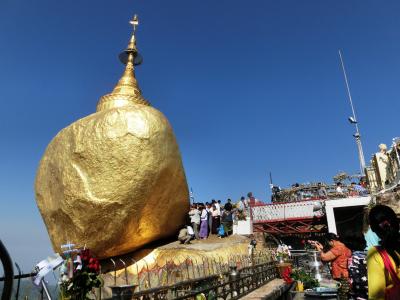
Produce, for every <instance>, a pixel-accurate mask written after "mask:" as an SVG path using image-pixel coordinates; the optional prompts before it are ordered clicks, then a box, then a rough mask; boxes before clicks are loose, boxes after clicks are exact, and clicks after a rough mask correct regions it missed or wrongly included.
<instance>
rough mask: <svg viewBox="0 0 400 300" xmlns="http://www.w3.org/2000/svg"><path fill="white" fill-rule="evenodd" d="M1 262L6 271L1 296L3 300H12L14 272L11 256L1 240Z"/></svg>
mask: <svg viewBox="0 0 400 300" xmlns="http://www.w3.org/2000/svg"><path fill="white" fill-rule="evenodd" d="M0 260H1V263H2V264H3V271H4V286H3V292H2V294H1V300H9V299H11V294H12V288H13V277H14V270H13V266H12V261H11V258H10V255H9V254H8V251H7V249H6V247H5V246H4V244H3V242H2V241H1V240H0Z"/></svg>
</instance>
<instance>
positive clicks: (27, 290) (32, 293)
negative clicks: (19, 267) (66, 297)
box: [0, 279, 58, 300]
mask: <svg viewBox="0 0 400 300" xmlns="http://www.w3.org/2000/svg"><path fill="white" fill-rule="evenodd" d="M17 283H18V281H17V280H14V285H13V296H12V299H15V293H16V291H17ZM3 286H4V283H3V282H1V283H0V295H1V294H2V292H3ZM48 289H49V292H50V294H51V297H52V299H58V288H57V286H56V285H48ZM25 296H28V299H31V300H36V299H41V289H40V288H38V287H36V286H34V285H33V283H32V281H31V280H29V279H23V280H21V284H20V288H19V297H18V299H25ZM43 299H47V298H46V296H44V297H43Z"/></svg>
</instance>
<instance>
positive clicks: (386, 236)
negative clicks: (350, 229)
mask: <svg viewBox="0 0 400 300" xmlns="http://www.w3.org/2000/svg"><path fill="white" fill-rule="evenodd" d="M369 225H370V228H369V230H368V231H367V232H365V233H364V237H360V236H357V235H355V236H354V237H352V239H348V240H347V242H344V241H341V240H340V239H339V237H338V236H337V235H336V234H333V233H328V234H327V235H326V237H325V245H322V244H321V243H319V242H316V241H310V243H311V244H312V245H313V246H314V247H315V248H316V249H317V250H318V251H319V252H320V254H321V260H322V261H325V262H330V265H331V273H332V277H333V279H336V280H340V279H343V278H348V279H349V281H350V283H351V285H352V292H351V294H352V297H353V298H352V299H360V300H362V299H365V300H366V299H371V300H384V299H400V272H399V271H400V234H399V222H398V219H397V216H396V213H395V212H394V211H393V210H392V209H391V208H390V207H388V206H385V205H376V206H374V207H373V208H372V209H371V210H370V212H369ZM373 235H375V238H371V236H373Z"/></svg>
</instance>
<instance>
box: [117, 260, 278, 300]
mask: <svg viewBox="0 0 400 300" xmlns="http://www.w3.org/2000/svg"><path fill="white" fill-rule="evenodd" d="M277 276H278V274H277V269H276V265H275V262H271V261H269V262H265V263H260V264H254V265H250V266H246V267H243V268H240V269H237V266H236V265H231V266H229V270H227V271H225V272H223V273H221V274H215V275H209V276H205V277H200V278H195V279H189V280H185V281H182V282H178V283H175V284H172V285H167V286H161V287H158V288H150V289H147V290H144V291H140V292H136V293H131V292H130V291H128V292H127V293H125V294H124V293H120V294H119V295H114V296H113V297H112V298H109V299H115V300H116V299H134V300H145V299H146V300H147V299H195V298H196V296H200V297H201V298H203V299H239V298H240V297H243V296H244V295H246V294H248V293H250V292H251V291H253V290H255V289H257V288H258V287H260V286H262V285H264V284H266V283H268V282H269V281H271V280H273V279H275V278H277Z"/></svg>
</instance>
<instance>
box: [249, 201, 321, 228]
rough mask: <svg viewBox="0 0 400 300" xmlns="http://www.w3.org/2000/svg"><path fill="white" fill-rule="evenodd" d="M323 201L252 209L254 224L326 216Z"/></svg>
mask: <svg viewBox="0 0 400 300" xmlns="http://www.w3.org/2000/svg"><path fill="white" fill-rule="evenodd" d="M323 204H324V201H323V200H315V201H308V200H307V201H296V202H286V203H274V204H266V205H257V206H252V207H251V216H252V221H253V223H263V222H278V221H285V220H298V219H312V218H314V217H322V216H324V211H323Z"/></svg>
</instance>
